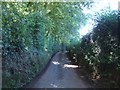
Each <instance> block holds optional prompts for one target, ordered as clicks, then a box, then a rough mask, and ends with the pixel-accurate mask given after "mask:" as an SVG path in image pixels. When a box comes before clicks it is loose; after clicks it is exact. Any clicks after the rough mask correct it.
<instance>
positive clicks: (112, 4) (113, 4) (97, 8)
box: [79, 0, 120, 38]
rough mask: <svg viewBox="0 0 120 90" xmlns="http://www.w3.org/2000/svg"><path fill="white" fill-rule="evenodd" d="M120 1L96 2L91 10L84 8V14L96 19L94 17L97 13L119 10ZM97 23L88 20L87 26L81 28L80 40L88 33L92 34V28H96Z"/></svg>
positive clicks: (106, 0) (104, 0)
mask: <svg viewBox="0 0 120 90" xmlns="http://www.w3.org/2000/svg"><path fill="white" fill-rule="evenodd" d="M119 1H120V0H100V1H98V0H94V2H95V3H94V5H93V6H92V7H91V8H90V9H87V8H83V13H84V14H85V15H87V14H90V15H92V19H93V18H94V15H95V14H96V12H97V13H102V11H103V10H104V9H105V8H107V7H109V8H110V9H111V10H118V2H119ZM94 25H95V22H94V21H93V20H91V19H88V20H87V24H86V25H85V26H83V27H82V28H80V30H79V33H80V38H81V37H82V36H84V35H86V34H87V33H89V32H91V30H92V28H93V27H94Z"/></svg>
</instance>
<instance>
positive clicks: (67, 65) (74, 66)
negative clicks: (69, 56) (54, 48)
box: [63, 64, 79, 68]
mask: <svg viewBox="0 0 120 90" xmlns="http://www.w3.org/2000/svg"><path fill="white" fill-rule="evenodd" d="M63 67H64V68H78V67H79V66H78V65H69V64H64V66H63Z"/></svg>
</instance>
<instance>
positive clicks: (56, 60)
mask: <svg viewBox="0 0 120 90" xmlns="http://www.w3.org/2000/svg"><path fill="white" fill-rule="evenodd" d="M77 67H78V66H76V65H71V64H70V60H68V58H67V56H66V55H65V54H64V53H62V52H58V53H57V54H56V55H55V56H54V57H53V59H52V61H51V63H50V65H49V67H48V69H47V70H46V72H45V73H44V74H43V75H42V76H41V77H40V78H39V79H38V80H37V81H36V82H34V84H33V85H30V86H29V88H89V87H91V86H90V85H88V83H86V82H85V81H83V80H82V79H81V78H80V77H79V75H77V73H76V72H75V69H76V68H77Z"/></svg>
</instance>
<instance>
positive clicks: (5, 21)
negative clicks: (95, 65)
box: [2, 2, 85, 88]
mask: <svg viewBox="0 0 120 90" xmlns="http://www.w3.org/2000/svg"><path fill="white" fill-rule="evenodd" d="M80 4H81V3H55V2H54V3H52V2H42V3H41V2H39V3H37V2H34V3H33V2H26V3H13V2H8V3H2V29H3V31H2V33H3V35H2V36H3V52H2V54H3V60H2V66H3V68H2V70H3V88H5V87H12V88H15V87H22V86H23V85H25V84H26V83H27V82H29V81H30V80H31V79H32V78H33V77H35V75H36V74H37V72H38V71H40V70H41V69H42V68H43V67H44V66H45V65H46V63H47V62H48V60H49V59H50V57H51V55H52V54H53V53H55V52H57V51H59V50H62V48H63V47H65V43H69V42H70V40H71V39H73V38H72V37H73V36H74V37H78V35H77V36H76V33H77V28H78V27H80V23H81V25H82V24H84V23H85V16H84V15H83V14H82V11H81V10H82V9H81V7H80ZM73 41H74V40H73Z"/></svg>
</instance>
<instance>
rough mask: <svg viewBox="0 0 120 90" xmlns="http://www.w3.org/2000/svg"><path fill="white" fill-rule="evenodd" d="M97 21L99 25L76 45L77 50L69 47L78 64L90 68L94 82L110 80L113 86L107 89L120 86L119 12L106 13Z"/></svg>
mask: <svg viewBox="0 0 120 90" xmlns="http://www.w3.org/2000/svg"><path fill="white" fill-rule="evenodd" d="M96 21H97V23H98V24H97V25H96V26H95V28H94V29H93V31H92V32H91V33H88V34H87V35H85V36H84V37H83V38H82V40H81V42H80V43H79V44H76V45H74V47H75V48H71V47H69V48H70V53H72V57H76V61H77V63H78V64H80V65H83V66H85V67H86V68H87V69H88V68H89V71H91V74H92V77H91V78H92V79H93V80H97V79H98V80H102V79H104V80H108V81H107V83H108V82H110V83H111V84H109V85H107V84H106V85H104V86H105V87H117V86H120V84H119V81H120V76H119V75H120V60H119V58H120V53H119V52H120V46H119V44H118V43H119V42H118V11H109V12H104V13H102V14H101V15H100V16H99V18H97V19H96ZM70 55H71V54H70ZM111 85H112V86H111Z"/></svg>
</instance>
